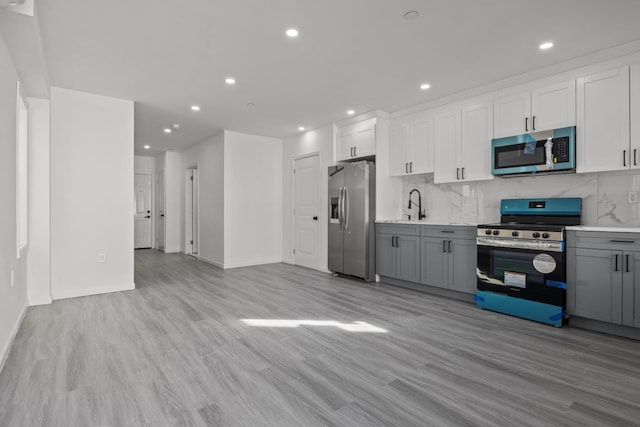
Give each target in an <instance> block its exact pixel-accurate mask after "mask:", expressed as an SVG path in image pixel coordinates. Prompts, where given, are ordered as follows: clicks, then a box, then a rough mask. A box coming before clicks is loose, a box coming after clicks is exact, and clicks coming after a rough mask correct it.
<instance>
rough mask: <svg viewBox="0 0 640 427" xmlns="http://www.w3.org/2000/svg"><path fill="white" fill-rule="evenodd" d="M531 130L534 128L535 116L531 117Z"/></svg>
mask: <svg viewBox="0 0 640 427" xmlns="http://www.w3.org/2000/svg"><path fill="white" fill-rule="evenodd" d="M531 130H536V116H533V117H532V118H531Z"/></svg>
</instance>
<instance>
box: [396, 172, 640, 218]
mask: <svg viewBox="0 0 640 427" xmlns="http://www.w3.org/2000/svg"><path fill="white" fill-rule="evenodd" d="M413 188H417V189H418V190H420V193H421V194H422V207H423V209H425V211H426V215H427V220H434V221H446V222H464V223H472V224H482V223H492V222H499V221H500V200H501V199H518V198H543V197H544V198H550V197H581V198H582V223H583V224H584V225H600V226H605V225H612V226H615V225H618V226H625V225H626V226H640V205H639V204H638V203H629V202H628V195H629V192H631V191H633V192H637V193H640V173H638V172H637V171H633V172H601V173H589V174H558V175H538V176H523V177H518V178H495V179H493V180H491V181H481V182H470V183H452V184H434V183H433V174H429V175H416V176H409V177H403V178H402V194H403V195H402V204H403V209H402V213H403V219H407V214H410V215H411V218H412V219H416V218H417V215H418V209H417V202H418V196H417V194H414V196H413V200H414V202H415V203H414V206H413V207H412V209H408V202H409V192H410V191H411V190H412V189H413ZM638 195H640V194H638Z"/></svg>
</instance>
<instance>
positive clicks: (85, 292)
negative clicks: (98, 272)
mask: <svg viewBox="0 0 640 427" xmlns="http://www.w3.org/2000/svg"><path fill="white" fill-rule="evenodd" d="M135 288H136V284H135V283H130V284H126V285H120V286H101V287H97V288H86V289H70V290H65V291H58V292H53V295H52V297H53V299H54V300H58V299H66V298H77V297H86V296H89V295H100V294H109V293H111V292H121V291H131V290H133V289H135Z"/></svg>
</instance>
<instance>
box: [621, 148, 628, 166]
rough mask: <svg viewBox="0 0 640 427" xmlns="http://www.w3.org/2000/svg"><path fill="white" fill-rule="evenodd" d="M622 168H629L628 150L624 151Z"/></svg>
mask: <svg viewBox="0 0 640 427" xmlns="http://www.w3.org/2000/svg"><path fill="white" fill-rule="evenodd" d="M622 166H627V150H622Z"/></svg>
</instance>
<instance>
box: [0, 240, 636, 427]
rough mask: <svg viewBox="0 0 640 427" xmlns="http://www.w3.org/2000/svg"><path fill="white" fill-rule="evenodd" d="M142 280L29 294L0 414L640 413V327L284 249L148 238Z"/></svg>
mask: <svg viewBox="0 0 640 427" xmlns="http://www.w3.org/2000/svg"><path fill="white" fill-rule="evenodd" d="M135 282H136V285H137V289H136V290H134V291H129V292H121V293H115V294H108V295H99V296H91V297H84V298H75V299H68V300H60V301H55V302H54V303H53V304H51V305H49V306H40V307H31V308H29V310H28V312H27V315H26V317H25V320H24V323H23V325H22V327H21V329H20V331H19V333H18V337H17V338H16V341H15V344H14V346H13V348H12V350H11V353H10V356H9V358H8V360H7V363H6V366H5V368H4V370H3V372H2V373H1V374H0V426H2V427H5V426H138V425H144V426H165V425H166V426H183V425H186V426H280V427H282V426H324V425H329V426H516V425H517V426H546V425H548V426H600V425H611V426H626V425H640V342H637V341H632V340H627V339H624V338H618V337H612V336H607V335H602V334H598V333H595V332H589V331H583V330H579V329H571V328H562V329H556V328H554V327H551V326H547V325H541V324H537V323H533V322H529V321H526V320H522V319H517V318H513V317H509V316H505V315H502V314H497V313H492V312H489V311H483V310H479V309H477V308H476V307H474V306H473V305H469V304H466V303H463V302H458V301H452V300H448V299H444V298H439V297H435V296H430V295H427V294H421V293H417V292H413V291H410V290H405V289H401V288H396V287H392V286H388V285H384V284H366V283H361V282H358V281H353V280H348V279H343V278H333V277H331V276H330V275H328V274H324V273H320V272H316V271H313V270H308V269H304V268H299V267H294V266H290V265H286V264H272V265H264V266H258V267H248V268H239V269H233V270H226V271H225V270H220V269H218V268H216V267H213V266H210V265H208V264H204V263H201V262H199V261H197V260H195V259H193V258H192V257H188V256H183V255H177V254H173V255H164V254H161V253H159V252H156V251H151V250H141V251H136V278H135ZM242 319H283V320H316V321H339V322H343V323H345V324H352V322H355V321H359V322H366V323H368V324H370V325H373V326H375V327H377V328H383V329H384V330H386V331H387V332H385V333H373V332H353V331H348V330H345V329H341V328H338V327H336V326H320V325H316V326H314V325H303V326H299V327H296V328H282V327H256V326H249V325H247V324H246V323H244V322H243V321H242Z"/></svg>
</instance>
